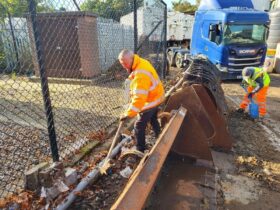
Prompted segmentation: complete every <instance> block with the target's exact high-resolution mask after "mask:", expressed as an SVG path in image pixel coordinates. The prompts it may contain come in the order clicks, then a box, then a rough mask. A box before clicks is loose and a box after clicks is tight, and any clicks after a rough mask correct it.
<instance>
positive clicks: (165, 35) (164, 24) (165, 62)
mask: <svg viewBox="0 0 280 210" xmlns="http://www.w3.org/2000/svg"><path fill="white" fill-rule="evenodd" d="M162 3H163V4H164V21H163V30H164V40H163V70H162V76H163V79H165V77H166V67H167V54H166V50H167V4H166V3H165V2H164V1H162Z"/></svg>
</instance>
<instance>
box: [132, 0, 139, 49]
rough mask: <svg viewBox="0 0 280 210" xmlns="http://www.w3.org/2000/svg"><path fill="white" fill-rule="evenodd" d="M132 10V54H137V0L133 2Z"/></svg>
mask: <svg viewBox="0 0 280 210" xmlns="http://www.w3.org/2000/svg"><path fill="white" fill-rule="evenodd" d="M133 9H134V12H133V14H134V53H137V51H138V50H137V46H138V28H137V27H138V26H137V0H133Z"/></svg>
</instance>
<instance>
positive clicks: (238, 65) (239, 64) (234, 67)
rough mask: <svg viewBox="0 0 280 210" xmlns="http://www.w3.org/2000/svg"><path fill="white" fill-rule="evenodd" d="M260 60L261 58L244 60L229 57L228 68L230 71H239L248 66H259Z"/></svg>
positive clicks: (246, 58)
mask: <svg viewBox="0 0 280 210" xmlns="http://www.w3.org/2000/svg"><path fill="white" fill-rule="evenodd" d="M261 58H262V56H256V57H245V58H236V57H229V64H228V67H229V70H231V71H241V70H242V69H243V68H245V67H248V66H259V65H260V64H261Z"/></svg>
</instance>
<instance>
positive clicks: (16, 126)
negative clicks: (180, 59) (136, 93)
mask: <svg viewBox="0 0 280 210" xmlns="http://www.w3.org/2000/svg"><path fill="white" fill-rule="evenodd" d="M135 2H136V8H137V14H138V15H137V16H138V18H137V22H138V25H137V29H138V34H137V35H138V39H137V43H138V46H139V54H140V55H141V56H143V57H145V58H147V59H149V60H150V61H151V62H152V63H153V64H154V66H155V67H156V69H157V70H158V71H159V72H162V71H163V69H164V68H163V62H162V61H163V54H164V40H165V33H164V22H165V20H164V4H162V3H161V2H160V1H157V0H148V1H146V0H145V1H143V0H137V1H134V0H128V1H127V0H118V1H117V0H104V1H99V0H76V1H75V0H15V1H7V0H3V1H2V0H1V1H0V10H1V11H0V12H1V13H0V149H1V153H0V157H1V158H0V161H1V162H0V165H1V170H0V197H5V196H7V195H8V194H9V193H14V192H16V191H17V190H18V189H21V188H23V185H24V183H23V182H24V181H23V178H24V171H26V170H28V169H30V168H31V167H32V166H33V165H36V164H38V163H39V162H42V161H51V160H52V159H53V160H56V158H54V156H55V154H57V155H59V157H60V159H67V158H68V157H69V156H71V155H73V154H74V153H75V151H76V150H78V149H79V148H81V147H82V146H83V145H85V144H87V143H89V142H90V141H91V140H93V139H92V136H93V135H92V134H94V133H96V132H106V130H107V129H108V128H109V127H110V126H112V125H113V123H114V122H116V121H117V120H118V118H119V115H120V114H121V113H122V112H123V110H124V106H123V105H124V97H123V96H124V88H123V84H124V80H125V79H126V77H127V75H126V72H125V71H124V70H123V69H122V67H121V65H120V64H119V62H118V60H117V57H118V54H119V52H120V51H121V50H122V49H124V48H126V49H134V47H135V46H134V44H135V36H134V35H135V34H134V32H135V28H134V18H133V15H134V13H133V11H134V3H135ZM141 11H142V12H141ZM147 17H149V18H147ZM156 26H157V27H156ZM143 29H145V30H143ZM144 36H145V37H147V39H146V40H144V42H142V40H143V37H144ZM161 74H162V73H160V75H161ZM56 144H57V146H58V147H57V148H58V149H56Z"/></svg>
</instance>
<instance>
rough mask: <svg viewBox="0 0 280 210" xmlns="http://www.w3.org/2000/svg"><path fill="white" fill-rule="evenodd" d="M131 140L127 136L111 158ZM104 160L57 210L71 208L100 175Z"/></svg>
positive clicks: (114, 150)
mask: <svg viewBox="0 0 280 210" xmlns="http://www.w3.org/2000/svg"><path fill="white" fill-rule="evenodd" d="M130 140H131V137H130V136H127V137H126V138H125V139H123V140H122V141H121V142H120V143H119V144H118V145H117V146H116V147H115V148H114V149H113V151H112V153H111V155H110V158H114V157H115V156H116V155H117V154H118V153H119V152H120V150H121V148H122V146H123V145H124V144H125V143H127V142H129V141H130ZM104 161H105V159H104V160H102V161H101V162H100V163H99V164H98V166H96V167H95V168H94V169H93V170H92V171H91V172H90V173H89V174H88V175H87V176H86V177H85V178H83V179H82V180H81V182H80V183H79V184H78V186H77V187H76V188H75V189H74V190H73V191H72V192H71V193H70V194H69V195H68V196H67V197H66V198H65V199H64V200H63V201H62V202H61V203H60V204H59V205H58V206H57V207H56V210H65V209H67V208H69V207H70V205H71V204H72V203H73V201H74V200H75V199H76V197H77V194H79V192H82V191H83V190H84V189H85V188H86V187H87V186H88V185H89V184H90V183H92V182H94V181H95V180H96V179H97V178H98V177H99V176H100V175H101V173H100V170H99V167H102V166H103V164H104Z"/></svg>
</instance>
